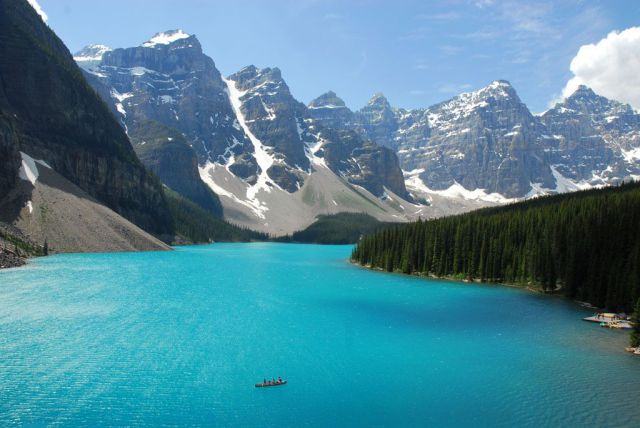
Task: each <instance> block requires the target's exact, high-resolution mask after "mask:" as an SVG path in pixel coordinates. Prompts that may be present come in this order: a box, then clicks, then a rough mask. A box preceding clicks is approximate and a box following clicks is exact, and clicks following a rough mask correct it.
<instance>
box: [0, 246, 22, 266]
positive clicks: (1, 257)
mask: <svg viewBox="0 0 640 428" xmlns="http://www.w3.org/2000/svg"><path fill="white" fill-rule="evenodd" d="M24 264H25V258H24V257H20V256H19V255H17V254H16V253H14V252H13V251H11V250H7V249H4V248H0V269H6V268H13V267H19V266H22V265H24Z"/></svg>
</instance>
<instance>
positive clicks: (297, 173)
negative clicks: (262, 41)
mask: <svg viewBox="0 0 640 428" xmlns="http://www.w3.org/2000/svg"><path fill="white" fill-rule="evenodd" d="M75 59H76V61H77V62H78V64H80V65H81V66H82V67H83V69H84V70H85V76H86V78H87V80H88V82H89V83H90V84H91V85H92V86H93V87H94V88H95V89H96V91H97V92H98V94H100V95H101V96H102V98H103V99H104V100H105V102H106V103H107V104H108V105H109V106H110V108H111V110H112V112H113V113H114V114H116V115H117V117H118V119H119V121H120V123H121V124H122V126H123V128H124V129H125V130H126V131H127V133H128V135H129V137H130V138H131V140H132V142H133V144H134V149H135V151H136V153H138V156H139V157H140V159H141V160H142V162H143V163H144V164H145V165H146V166H147V167H148V168H150V169H151V170H152V171H153V172H155V173H156V174H157V175H158V177H160V179H161V180H162V181H163V182H164V183H165V184H166V185H167V186H169V187H171V188H172V189H174V190H176V191H178V192H179V193H181V194H182V195H183V196H185V197H187V198H189V199H191V200H193V201H194V202H196V203H198V204H199V205H200V206H201V207H202V208H204V209H207V210H210V211H212V212H213V213H217V214H219V213H220V212H221V211H222V212H224V217H225V219H227V220H229V221H231V222H233V223H236V224H241V225H243V226H246V227H250V228H253V229H256V230H260V231H263V232H268V233H270V234H275V235H282V234H286V233H291V232H293V231H296V230H300V229H302V228H304V227H306V226H308V225H309V224H311V223H312V222H313V221H314V219H316V217H317V216H318V215H322V214H333V213H338V212H364V213H367V214H370V215H372V216H374V217H376V218H377V219H379V220H382V221H394V222H400V221H407V220H414V219H417V218H419V217H422V218H429V217H438V216H442V215H447V214H453V213H459V212H464V211H469V210H471V209H475V208H478V207H482V206H487V205H496V204H503V203H508V202H513V201H516V200H520V199H525V198H529V197H532V196H536V195H542V194H550V193H559V192H568V191H574V190H580V189H587V188H592V187H596V186H602V185H606V184H613V183H618V182H621V181H624V180H627V179H630V178H634V177H637V176H639V175H640V169H639V164H638V162H637V161H638V159H640V115H638V114H637V113H636V112H635V111H634V110H633V109H632V108H631V107H630V106H628V105H624V104H621V103H618V102H616V101H612V100H608V99H606V98H603V97H601V96H598V95H597V94H595V93H594V92H593V91H592V90H590V89H589V88H587V87H584V86H581V87H580V88H579V89H578V90H577V91H576V92H575V93H574V94H573V95H571V96H570V97H568V98H567V99H565V100H564V101H563V102H562V103H560V104H557V105H556V106H555V107H554V108H552V109H550V110H549V111H547V112H545V113H543V114H541V115H535V114H532V113H531V112H530V111H529V109H528V108H527V106H526V105H525V104H523V103H522V101H520V99H519V97H518V95H517V93H516V91H515V89H514V88H513V87H512V86H511V85H510V84H509V82H507V81H503V80H496V81H494V82H492V83H490V84H489V85H488V86H486V87H485V88H482V89H480V90H478V91H475V92H470V93H463V94H461V95H459V96H457V97H455V98H453V99H450V100H447V101H444V102H442V103H440V104H437V105H435V106H432V107H429V108H425V109H416V110H406V109H402V108H394V107H392V106H391V105H390V103H389V102H388V100H387V99H386V98H385V97H384V95H382V94H376V95H374V96H373V98H372V99H371V100H370V101H369V103H368V104H367V105H366V106H364V107H363V108H361V109H360V110H358V111H352V110H350V109H349V108H348V107H347V106H346V105H345V103H344V101H343V100H342V99H340V98H339V96H338V95H336V94H335V93H334V92H331V91H330V92H327V93H325V94H323V95H321V96H319V97H318V98H316V99H314V100H313V101H311V102H310V103H309V105H307V106H305V105H304V104H303V103H301V102H299V101H298V100H296V99H295V98H294V96H293V95H292V94H291V91H290V90H289V87H288V86H287V84H286V82H285V80H284V79H283V77H282V73H281V71H280V70H279V69H278V68H263V69H260V68H257V67H255V66H252V65H251V66H248V67H245V68H243V69H242V70H240V71H238V72H236V73H234V74H232V75H230V76H227V77H224V76H222V75H221V74H220V72H219V71H218V69H217V68H216V66H215V64H214V61H213V60H212V59H211V58H209V57H208V56H206V55H205V54H204V53H203V50H202V47H201V45H200V42H199V41H198V39H197V38H196V36H193V35H189V34H187V33H185V32H184V31H182V30H174V31H167V32H162V33H158V34H156V35H155V36H153V37H152V38H151V39H149V40H148V41H146V42H144V43H142V44H141V45H140V46H137V47H131V48H125V49H114V50H111V49H110V48H108V47H106V46H103V45H90V46H87V47H86V48H85V49H83V50H82V51H80V52H78V53H76V55H75ZM211 191H212V192H211ZM214 193H215V194H216V195H217V196H218V197H219V199H220V201H221V205H222V207H220V206H219V204H218V202H217V199H216V197H215V195H214Z"/></svg>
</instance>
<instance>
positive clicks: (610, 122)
mask: <svg viewBox="0 0 640 428" xmlns="http://www.w3.org/2000/svg"><path fill="white" fill-rule="evenodd" d="M541 120H542V122H543V123H544V125H545V126H546V128H547V130H548V133H549V134H550V135H551V136H552V139H547V140H546V141H547V142H548V143H549V144H548V145H547V146H546V147H545V150H546V151H547V154H548V158H549V162H550V163H551V164H552V166H553V168H554V170H555V171H557V172H559V173H560V174H562V175H563V176H564V177H566V178H568V179H570V180H573V181H574V182H576V183H577V184H579V185H581V186H582V187H586V186H589V185H591V186H593V185H602V184H607V183H615V182H618V181H621V180H624V179H625V178H628V177H638V176H639V175H640V162H639V161H640V115H639V114H637V113H636V112H635V111H634V110H633V108H631V106H629V105H627V104H622V103H619V102H617V101H612V100H609V99H607V98H605V97H601V96H599V95H596V94H595V93H594V92H593V91H592V90H591V89H589V88H587V87H586V86H580V87H579V88H578V89H577V90H576V91H575V92H574V93H573V94H572V95H571V96H569V97H568V98H567V99H565V100H564V101H563V102H562V103H558V104H556V105H555V106H554V107H553V108H552V109H550V110H548V111H546V112H545V113H543V114H542V115H541Z"/></svg>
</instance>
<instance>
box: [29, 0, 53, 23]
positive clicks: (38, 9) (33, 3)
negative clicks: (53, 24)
mask: <svg viewBox="0 0 640 428" xmlns="http://www.w3.org/2000/svg"><path fill="white" fill-rule="evenodd" d="M27 1H28V2H29V4H30V5H31V7H33V8H34V9H35V10H36V12H38V15H40V17H41V18H42V20H43V21H44V22H47V20H48V19H49V17H48V16H47V14H46V13H44V10H42V7H40V5H39V4H38V0H27Z"/></svg>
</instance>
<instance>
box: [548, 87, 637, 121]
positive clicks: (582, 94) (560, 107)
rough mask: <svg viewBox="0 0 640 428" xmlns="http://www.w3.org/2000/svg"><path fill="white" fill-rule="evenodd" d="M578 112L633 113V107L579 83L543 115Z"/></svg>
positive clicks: (598, 113) (600, 113) (601, 113)
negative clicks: (569, 93) (570, 92)
mask: <svg viewBox="0 0 640 428" xmlns="http://www.w3.org/2000/svg"><path fill="white" fill-rule="evenodd" d="M578 113H579V114H595V115H603V114H633V109H632V108H631V106H629V105H627V104H623V103H620V102H618V101H614V100H610V99H608V98H605V97H603V96H600V95H598V94H596V93H595V92H594V91H593V89H591V88H589V87H588V86H585V85H580V86H578V88H577V89H576V90H575V91H574V92H573V93H572V94H571V95H569V96H568V97H567V98H565V100H564V101H563V102H561V103H558V104H556V105H555V106H554V107H553V108H552V109H551V110H549V111H547V112H545V113H544V115H543V116H547V117H548V116H550V115H557V114H564V115H566V114H570V115H572V114H578ZM612 117H613V116H612Z"/></svg>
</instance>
